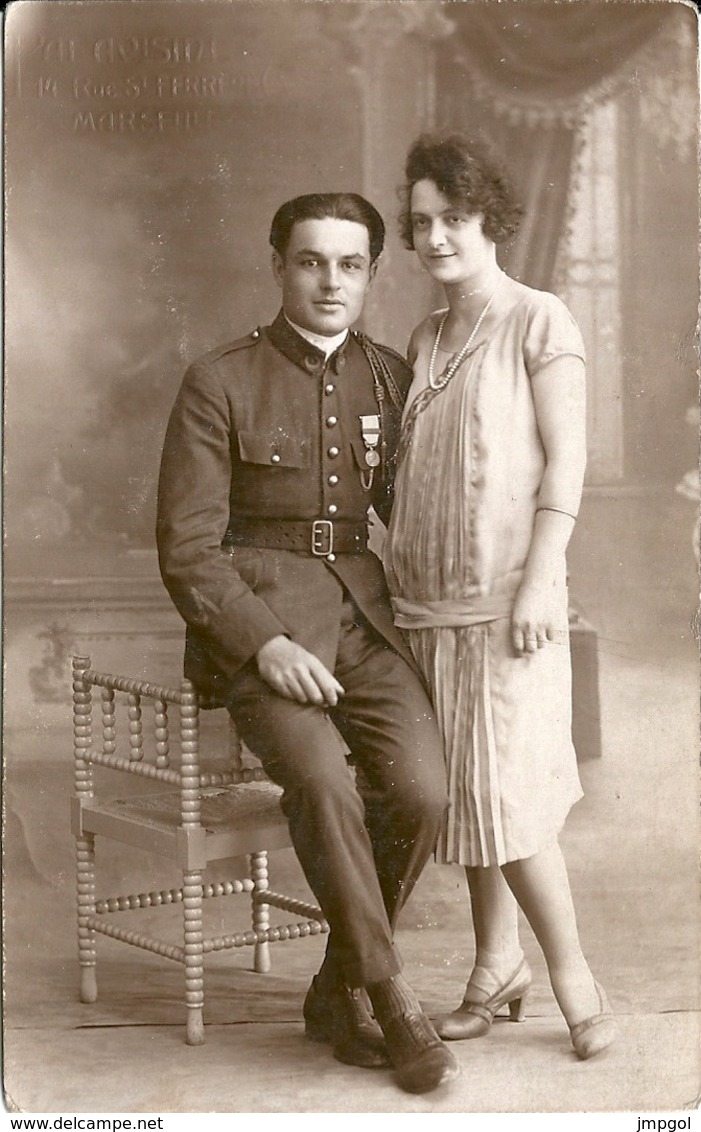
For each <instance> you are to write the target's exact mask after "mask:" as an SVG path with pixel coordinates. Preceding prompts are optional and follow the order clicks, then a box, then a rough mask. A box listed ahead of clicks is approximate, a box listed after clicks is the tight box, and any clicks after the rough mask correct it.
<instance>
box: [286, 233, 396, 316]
mask: <svg viewBox="0 0 701 1132" xmlns="http://www.w3.org/2000/svg"><path fill="white" fill-rule="evenodd" d="M375 266H376V265H375V264H371V263H370V236H369V233H368V230H367V228H366V227H365V225H364V224H357V223H356V222H355V221H354V220H337V219H336V218H335V217H332V216H326V217H324V219H323V220H300V221H298V223H297V224H295V225H294V227H293V229H292V233H291V235H290V242H289V245H288V247H287V253H286V255H285V258H284V259H283V258H282V256H280V255H279V254H278V253H277V252H274V253H273V271H274V273H275V278H276V280H277V282H278V284H279V286H280V287H281V288H282V309H283V310H284V312H285V314H286V315H287V317H288V318H289V319H290V320H291V321H292V322H295V323H297V325H298V326H302V327H304V329H305V330H311V331H312V333H313V334H323V335H324V336H326V337H329V338H331V337H333V335H334V334H340V333H341V331H342V330H346V329H347V328H348V327H349V326H352V325H353V323H354V322H356V320H357V319H358V318H359V317H360V314H361V311H362V309H363V303H364V302H365V296H366V295H367V293H368V290H369V288H370V284H371V283H372V280H373V278H374V275H375Z"/></svg>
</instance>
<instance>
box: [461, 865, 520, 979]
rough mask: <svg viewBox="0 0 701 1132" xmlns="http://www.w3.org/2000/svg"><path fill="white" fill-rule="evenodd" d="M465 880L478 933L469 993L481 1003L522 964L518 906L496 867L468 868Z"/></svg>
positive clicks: (473, 920)
mask: <svg viewBox="0 0 701 1132" xmlns="http://www.w3.org/2000/svg"><path fill="white" fill-rule="evenodd" d="M465 876H466V877H467V886H468V890H469V893H470V904H471V908H472V926H473V930H474V933H475V962H474V968H473V971H472V975H471V976H470V979H469V981H468V991H469V996H470V997H472V998H474V999H476V1000H477V1001H481V1000H482V999H484V998H488V997H489V996H490V995H491V994H493V993H494V991H496V990H498V989H499V987H501V986H503V985H504V983H505V982H506V981H507V980H508V979H509V978H511V976H512V975H513V973H514V971H515V970H516V969H517V967H518V966H519V964H520V963H521V962H522V960H523V951H522V949H521V943H520V941H519V935H518V904H517V903H516V899H515V897H514V896H513V894H512V892H511V890H510V888H509V886H508V884H507V883H506V881H505V879H504V877H503V876H502V873H501V869H499V868H497V867H496V866H495V867H493V868H469V867H468V868H466V869H465ZM466 993H467V992H466Z"/></svg>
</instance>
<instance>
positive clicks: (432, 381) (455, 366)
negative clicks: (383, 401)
mask: <svg viewBox="0 0 701 1132" xmlns="http://www.w3.org/2000/svg"><path fill="white" fill-rule="evenodd" d="M500 282H501V279H499V280H498V281H497V284H496V286H495V287H494V290H493V291H492V293H491V295H490V296H489V298H488V299H487V302H486V303H485V304H484V307H483V308H482V313H481V314H480V316H479V318H478V319H477V322H476V323H475V325H474V326H473V328H472V333H471V334H470V337H469V338H468V340H467V342H466V343H465V345H464V346H463V348H462V349H461V350H460V353H459V354H456V356H455V357H454V358H453V360H452V362H450V364H449V365H448V366H446V369H445V372H444V373H443V374H442V375H441V377H436V376H435V367H436V358H437V357H438V347H439V346H440V343H441V335H442V333H443V327H444V326H445V323H446V319H447V317H448V315H449V314H450V310H447V311H446V312H445V314H444V315H443V317H442V319H441V321H440V322H439V324H438V330H437V332H436V340H435V342H434V343H433V349H432V350H431V357H430V359H429V363H428V384H429V385H430V387H431V389H436V390H438V389H445V387H446V385H447V384H448V382H449V381H450V380H451V378H453V377H454V376H455V374H456V373H457V371H458V370H459V368H460V366H461V365H462V363H463V362H464V360H465V357H466V355H467V351H468V350H469V349H470V346H471V345H472V343H473V342H474V340H475V338H476V337H477V333H478V331H479V328H480V326H481V325H482V323H483V322H484V320H485V317H486V314H487V311H488V310H489V308H490V306H491V304H492V299H493V298H494V296H495V295H496V293H497V288H498V286H499V283H500Z"/></svg>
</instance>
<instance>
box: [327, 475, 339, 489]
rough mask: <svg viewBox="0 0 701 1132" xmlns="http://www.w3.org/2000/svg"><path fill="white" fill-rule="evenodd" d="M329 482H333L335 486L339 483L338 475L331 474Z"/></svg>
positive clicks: (332, 484)
mask: <svg viewBox="0 0 701 1132" xmlns="http://www.w3.org/2000/svg"><path fill="white" fill-rule="evenodd" d="M329 483H330V484H331V487H335V486H336V484H337V483H338V476H329Z"/></svg>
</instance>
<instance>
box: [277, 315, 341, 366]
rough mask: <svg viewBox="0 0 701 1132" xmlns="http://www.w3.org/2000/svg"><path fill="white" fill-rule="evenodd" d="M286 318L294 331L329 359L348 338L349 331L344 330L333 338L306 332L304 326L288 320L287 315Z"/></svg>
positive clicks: (309, 331)
mask: <svg viewBox="0 0 701 1132" xmlns="http://www.w3.org/2000/svg"><path fill="white" fill-rule="evenodd" d="M285 318H286V319H287V321H288V322H289V324H290V326H291V327H292V329H293V330H296V331H297V333H298V334H299V335H300V336H301V337H302V338H305V339H306V340H307V342H311V344H312V346H316V348H317V350H321V352H322V354H325V355H326V357H327V359H328V358H330V357H331V355H332V354H333V353H334V352H335V351H336V350H337V349H338V347H339V346H342V345H343V343H344V342H345V340H346V338H347V337H348V330H342V331H341V333H340V334H334V336H333V337H332V338H327V337H326V336H325V335H323V334H314V332H313V331H311V330H306V329H305V328H304V327H303V326H298V325H297V323H296V322H293V321H292V319H291V318H287V315H285Z"/></svg>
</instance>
